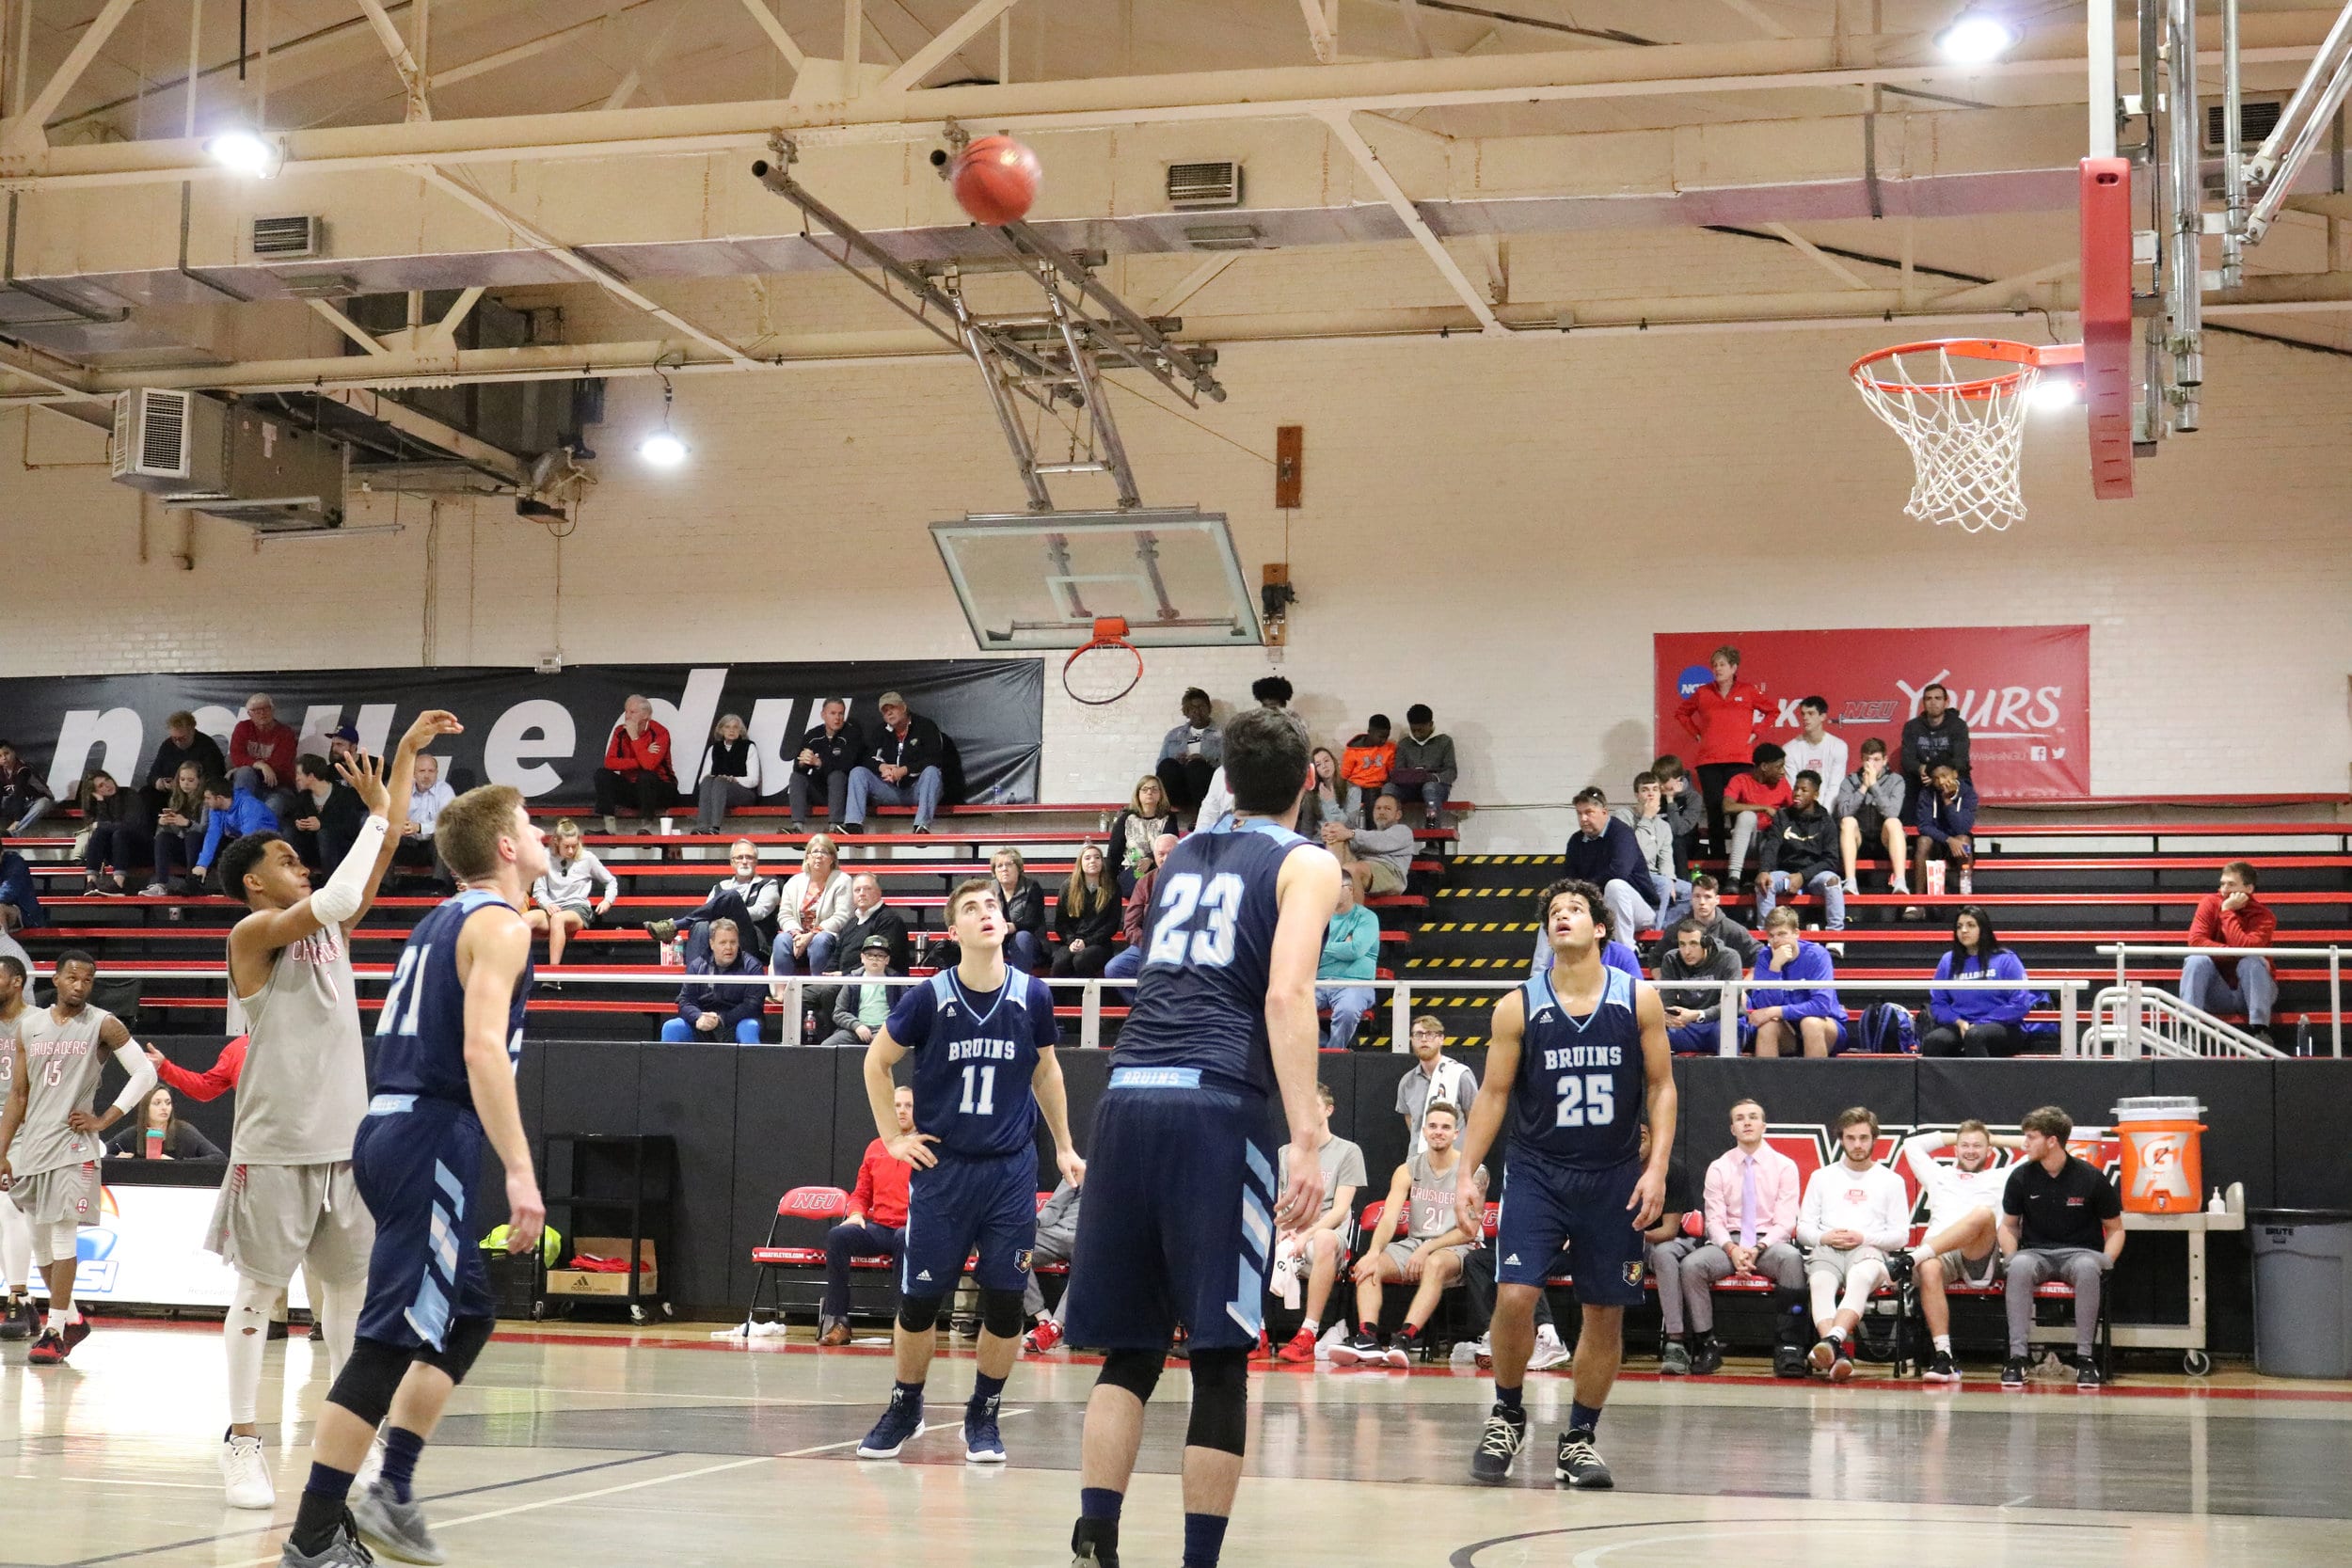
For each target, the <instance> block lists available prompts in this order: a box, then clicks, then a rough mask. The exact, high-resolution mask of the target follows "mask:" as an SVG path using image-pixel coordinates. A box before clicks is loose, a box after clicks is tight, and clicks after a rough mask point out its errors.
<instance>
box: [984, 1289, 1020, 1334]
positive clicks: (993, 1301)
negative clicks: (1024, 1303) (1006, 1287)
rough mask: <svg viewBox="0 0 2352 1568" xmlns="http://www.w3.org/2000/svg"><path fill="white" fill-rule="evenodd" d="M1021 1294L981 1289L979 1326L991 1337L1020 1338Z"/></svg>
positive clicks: (1018, 1292)
mask: <svg viewBox="0 0 2352 1568" xmlns="http://www.w3.org/2000/svg"><path fill="white" fill-rule="evenodd" d="M1021 1296H1022V1292H1021V1291H981V1292H980V1328H981V1330H982V1331H983V1332H985V1333H987V1334H988V1335H990V1336H991V1337H992V1338H998V1339H1018V1338H1021V1320H1022V1312H1021Z"/></svg>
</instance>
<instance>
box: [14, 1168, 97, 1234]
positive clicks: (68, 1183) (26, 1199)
mask: <svg viewBox="0 0 2352 1568" xmlns="http://www.w3.org/2000/svg"><path fill="white" fill-rule="evenodd" d="M99 1194H100V1183H99V1180H98V1166H97V1164H95V1163H94V1162H91V1161H84V1162H83V1163H82V1164H78V1165H59V1166H58V1167H57V1168H56V1170H44V1171H35V1172H34V1173H33V1174H32V1175H30V1176H20V1177H18V1178H17V1179H16V1184H15V1185H14V1186H12V1187H10V1188H9V1189H8V1196H10V1197H13V1198H14V1199H16V1207H17V1212H20V1213H22V1214H23V1215H24V1218H25V1220H26V1221H27V1222H28V1223H30V1224H33V1225H96V1224H97V1223H98V1221H99Z"/></svg>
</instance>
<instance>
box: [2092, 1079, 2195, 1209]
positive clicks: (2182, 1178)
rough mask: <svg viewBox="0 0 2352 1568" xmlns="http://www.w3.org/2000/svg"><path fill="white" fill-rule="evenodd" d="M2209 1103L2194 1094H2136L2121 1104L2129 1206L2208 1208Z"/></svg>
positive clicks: (2118, 1118)
mask: <svg viewBox="0 0 2352 1568" xmlns="http://www.w3.org/2000/svg"><path fill="white" fill-rule="evenodd" d="M2204 1114H2205V1107H2204V1106H2203V1105H2201V1104H2200V1103H2199V1102H2198V1101H2197V1100H2196V1099H2195V1098H2194V1097H2193V1096H2188V1095H2168V1094H2151V1095H2135V1096H2133V1097H2131V1098H2129V1099H2126V1100H2122V1101H2118V1102H2117V1103H2116V1106H2115V1112H2114V1115H2115V1139H2116V1142H2117V1143H2119V1144H2121V1145H2122V1148H2123V1207H2124V1208H2125V1209H2127V1210H2129V1211H2131V1212H2133V1213H2137V1214H2183V1213H2189V1212H2194V1211H2195V1210H2198V1209H2200V1208H2202V1207H2203V1203H2202V1201H2201V1197H2200V1195H2201V1193H2202V1192H2203V1191H2204V1187H2203V1185H2202V1182H2203V1180H2204V1174H2205V1173H2204V1148H2203V1137H2202V1134H2203V1132H2204V1131H2205V1124H2204V1123H2203V1122H2201V1121H2200V1120H2199V1119H2198V1118H2199V1117H2201V1116H2203V1115H2204Z"/></svg>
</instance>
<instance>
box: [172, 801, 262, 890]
mask: <svg viewBox="0 0 2352 1568" xmlns="http://www.w3.org/2000/svg"><path fill="white" fill-rule="evenodd" d="M204 804H205V806H206V807H207V808H209V809H208V810H207V812H206V815H205V821H204V847H203V848H202V849H201V850H199V851H198V853H197V857H196V865H195V866H194V868H193V869H191V870H190V871H189V872H188V880H189V881H190V882H191V883H193V884H194V885H195V887H196V888H198V889H199V890H200V889H202V887H203V886H204V881H205V879H206V878H207V877H209V876H210V875H211V874H212V869H213V862H214V861H215V859H217V858H218V857H219V855H220V849H221V846H222V845H224V844H234V843H236V842H237V840H239V839H241V838H243V837H244V836H245V835H246V834H247V833H274V832H280V831H281V829H280V824H279V823H278V814H277V813H276V812H274V811H272V810H270V809H269V806H268V804H267V802H265V801H263V800H262V798H261V797H260V796H259V795H257V794H255V793H254V792H253V790H252V789H251V788H250V787H249V786H247V785H245V784H236V785H233V786H232V785H231V784H230V782H229V781H228V780H227V779H219V778H214V779H207V780H205V781H204Z"/></svg>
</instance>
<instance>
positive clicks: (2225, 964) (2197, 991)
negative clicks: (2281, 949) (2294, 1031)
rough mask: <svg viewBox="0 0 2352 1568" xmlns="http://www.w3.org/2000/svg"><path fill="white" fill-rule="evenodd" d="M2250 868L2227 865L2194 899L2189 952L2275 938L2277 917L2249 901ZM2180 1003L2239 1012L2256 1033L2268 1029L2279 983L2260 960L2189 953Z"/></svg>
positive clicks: (2258, 901)
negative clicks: (2216, 884)
mask: <svg viewBox="0 0 2352 1568" xmlns="http://www.w3.org/2000/svg"><path fill="white" fill-rule="evenodd" d="M2256 881H2257V878H2256V876H2255V872H2254V867H2253V865H2252V864H2251V863H2249V862H2247V861H2232V862H2231V863H2229V864H2227V865H2225V866H2223V867H2222V868H2221V885H2220V886H2219V888H2218V889H2217V890H2216V891H2215V892H2212V893H2208V894H2206V895H2204V896H2203V897H2202V898H2200V899H2199V900H2197V912H2196V913H2194V914H2192V915H2190V916H2189V921H2188V943H2187V945H2189V946H2191V947H2268V946H2270V945H2271V944H2272V942H2274V941H2276V940H2277V938H2278V935H2279V917H2278V916H2277V915H2275V914H2273V913H2271V912H2270V906H2269V905H2267V904H2265V903H2264V902H2263V901H2262V900H2261V899H2259V898H2257V897H2255V896H2254V887H2255V884H2256ZM2181 1000H2182V1001H2184V1002H2185V1003H2187V1004H2188V1005H2189V1006H2192V1007H2200V1008H2202V1009H2203V1010H2204V1011H2206V1012H2209V1013H2230V1012H2239V1011H2243V1012H2244V1013H2245V1014H2246V1022H2247V1025H2248V1027H2249V1028H2251V1029H2253V1030H2254V1031H2255V1032H2256V1033H2266V1032H2267V1031H2268V1030H2269V1028H2270V1009H2271V1008H2272V1007H2273V1006H2277V1005H2278V1001H2279V982H2278V979H2277V977H2276V976H2274V975H2273V974H2271V972H2270V960H2269V959H2268V958H2258V957H2252V956H2241V957H2237V958H2207V957H2206V956H2205V955H2204V954H2202V953H2191V954H2190V955H2189V956H2188V958H2187V959H2186V960H2185V962H2183V963H2182V965H2181Z"/></svg>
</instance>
